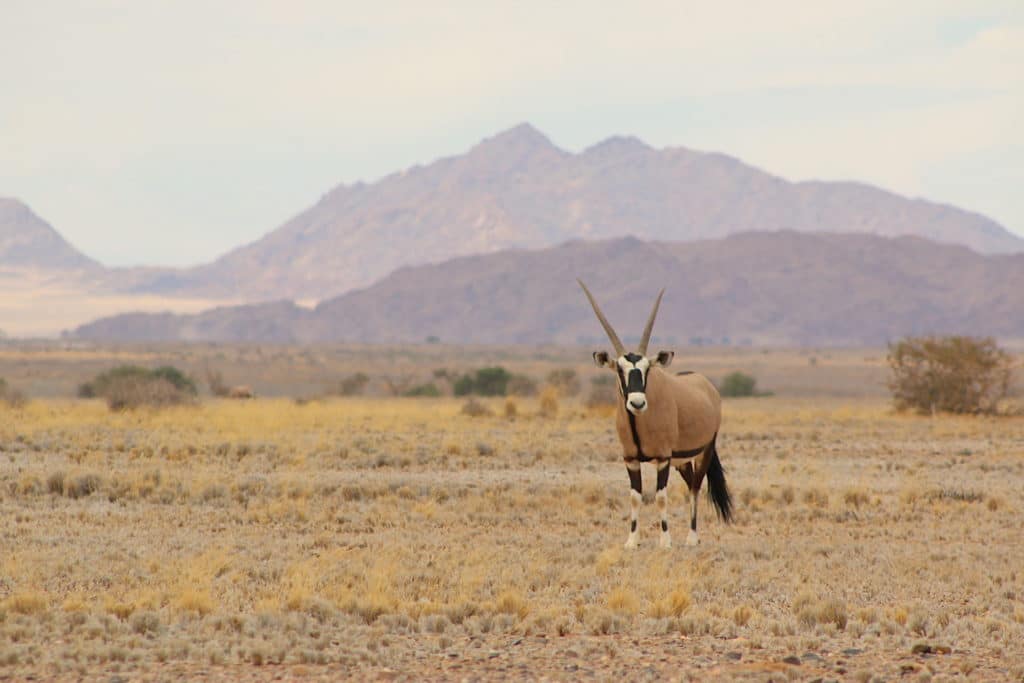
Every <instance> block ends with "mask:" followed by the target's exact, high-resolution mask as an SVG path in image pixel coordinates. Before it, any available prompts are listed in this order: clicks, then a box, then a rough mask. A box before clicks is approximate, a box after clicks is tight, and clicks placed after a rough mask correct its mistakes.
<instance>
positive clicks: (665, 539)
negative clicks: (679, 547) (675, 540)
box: [658, 534, 672, 549]
mask: <svg viewBox="0 0 1024 683" xmlns="http://www.w3.org/2000/svg"><path fill="white" fill-rule="evenodd" d="M658 545H659V546H661V547H662V548H665V549H668V548H671V547H672V537H671V536H669V535H668V534H662V535H661V540H660V541H658Z"/></svg>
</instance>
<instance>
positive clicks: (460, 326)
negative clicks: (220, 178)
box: [74, 232, 1024, 345]
mask: <svg viewBox="0 0 1024 683" xmlns="http://www.w3.org/2000/svg"><path fill="white" fill-rule="evenodd" d="M577 276H579V277H583V278H584V279H585V280H586V281H587V283H588V285H589V286H590V287H591V289H592V290H593V291H594V292H595V294H596V295H597V296H598V298H599V300H600V301H601V303H602V306H604V307H605V310H606V312H607V313H608V315H609V317H610V318H611V319H612V321H613V322H614V324H615V325H616V327H617V328H618V329H619V332H620V335H621V336H623V338H624V339H627V340H628V339H631V338H635V336H636V335H637V334H638V333H639V331H640V329H641V327H642V325H643V321H644V319H645V317H646V315H647V312H648V310H649V307H650V305H651V303H652V302H653V297H654V296H655V294H656V293H657V291H658V289H659V288H660V287H665V288H666V290H667V291H666V295H665V302H664V304H663V306H662V312H661V315H660V317H659V322H658V326H657V328H656V330H655V334H656V337H658V338H659V339H661V340H662V341H663V342H664V343H668V342H674V343H679V342H684V341H686V340H688V339H690V338H692V337H704V338H713V339H716V340H719V339H722V338H723V337H728V338H729V339H730V340H731V341H732V342H733V343H743V342H745V341H747V340H749V341H751V342H754V343H777V344H814V345H854V344H879V343H884V342H886V341H887V340H890V339H893V338H896V337H899V336H902V335H904V334H909V333H927V332H936V333H966V334H986V335H988V334H991V335H996V336H1000V337H1004V338H1024V254H1019V255H1012V256H982V255H980V254H977V253H975V252H973V251H971V250H969V249H967V248H965V247H958V246H950V245H942V244H938V243H935V242H931V241H928V240H924V239H920V238H914V237H903V238H884V237H878V236H872V235H842V234H836V235H830V234H817V235H814V234H803V233H796V232H779V233H748V234H742V235H734V236H730V237H727V238H725V239H720V240H707V241H700V242H695V243H686V244H680V243H658V242H643V241H641V240H638V239H635V238H624V239H615V240H604V241H596V242H570V243H567V244H563V245H561V246H558V247H553V248H548V249H542V250H537V251H525V250H510V251H503V252H499V253H495V254H490V255H483V256H471V257H461V258H457V259H453V260H450V261H447V262H445V263H442V264H438V265H430V266H417V267H407V268H402V269H399V270H398V271H396V272H394V273H393V274H391V275H389V276H388V277H386V278H384V279H383V280H381V281H380V282H378V283H377V284H375V285H373V286H372V287H369V288H366V289H363V290H359V291H355V292H351V293H349V294H346V295H343V296H340V297H337V298H335V299H332V300H330V301H326V302H324V303H323V304H321V305H320V306H318V307H317V308H316V309H315V310H306V309H301V308H298V307H296V306H293V305H291V304H287V303H280V304H267V305H263V306H248V307H241V308H222V309H218V310H215V311H209V312H206V313H203V314H200V315H197V316H147V315H132V316H117V317H114V318H106V319H103V320H99V321H97V322H95V323H92V324H89V325H85V326H83V327H80V328H79V329H78V330H76V332H75V333H74V335H75V336H77V337H81V338H89V339H107V340H122V341H158V340H178V339H188V340H214V341H277V342H286V341H304V342H311V341H368V342H391V341H402V342H409V341H413V342H414V341H422V340H423V339H424V338H426V337H428V336H437V337H440V338H441V339H442V340H444V341H448V342H470V343H536V342H549V341H554V342H561V343H579V342H586V343H598V344H602V345H603V344H604V343H605V341H604V340H603V338H602V336H601V331H600V328H599V327H598V326H597V323H596V322H595V321H594V320H593V315H592V313H591V312H590V309H589V308H588V306H587V305H586V301H585V299H584V298H583V297H582V294H581V292H580V291H579V288H578V287H577V285H576V283H575V278H576V277H577Z"/></svg>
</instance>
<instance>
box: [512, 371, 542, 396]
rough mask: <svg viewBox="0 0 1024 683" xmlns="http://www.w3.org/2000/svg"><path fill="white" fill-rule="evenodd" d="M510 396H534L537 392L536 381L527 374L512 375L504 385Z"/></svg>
mask: <svg viewBox="0 0 1024 683" xmlns="http://www.w3.org/2000/svg"><path fill="white" fill-rule="evenodd" d="M506 389H507V390H508V393H509V394H510V395H511V396H535V395H536V394H537V382H536V381H534V379H533V378H532V377H529V376H528V375H512V377H510V378H509V380H508V386H507V387H506Z"/></svg>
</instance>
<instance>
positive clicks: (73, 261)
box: [0, 197, 101, 271]
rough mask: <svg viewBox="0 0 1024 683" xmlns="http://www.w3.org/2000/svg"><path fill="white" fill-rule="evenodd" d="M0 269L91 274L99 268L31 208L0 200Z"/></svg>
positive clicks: (4, 198) (16, 202) (12, 200)
mask: <svg viewBox="0 0 1024 683" xmlns="http://www.w3.org/2000/svg"><path fill="white" fill-rule="evenodd" d="M0 267H13V268H32V269H48V270H78V271H93V270H99V269H100V267H101V266H100V265H99V264H98V263H96V262H95V261H93V260H92V259H90V258H89V257H87V256H85V255H84V254H82V253H81V252H79V251H78V250H77V249H75V248H74V247H73V246H71V245H70V244H68V243H67V241H65V240H64V238H63V237H61V236H60V234H58V233H57V231H56V230H54V229H53V228H52V227H50V225H49V224H48V223H47V222H46V221H44V220H43V219H42V218H40V217H39V216H37V215H36V214H35V213H33V212H32V209H30V208H28V207H27V206H25V205H24V204H22V203H21V202H19V201H18V200H16V199H9V198H6V197H0Z"/></svg>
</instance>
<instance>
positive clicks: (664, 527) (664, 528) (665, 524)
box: [661, 519, 668, 531]
mask: <svg viewBox="0 0 1024 683" xmlns="http://www.w3.org/2000/svg"><path fill="white" fill-rule="evenodd" d="M661 530H662V531H668V522H667V521H666V520H664V519H663V520H661Z"/></svg>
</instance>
